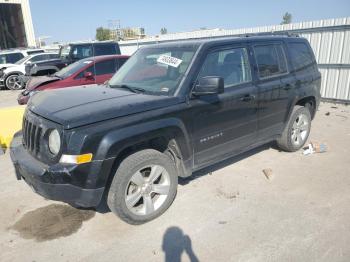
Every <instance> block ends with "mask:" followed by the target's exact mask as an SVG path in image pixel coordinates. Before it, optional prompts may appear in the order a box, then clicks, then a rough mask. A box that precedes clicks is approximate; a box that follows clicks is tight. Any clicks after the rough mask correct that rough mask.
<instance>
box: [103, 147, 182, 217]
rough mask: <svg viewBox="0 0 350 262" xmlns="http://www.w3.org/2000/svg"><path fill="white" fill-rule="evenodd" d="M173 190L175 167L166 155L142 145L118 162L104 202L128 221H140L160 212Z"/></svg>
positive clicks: (172, 196) (164, 208)
mask: <svg viewBox="0 0 350 262" xmlns="http://www.w3.org/2000/svg"><path fill="white" fill-rule="evenodd" d="M176 190H177V171H176V168H175V165H174V162H173V161H172V160H171V159H170V158H169V156H167V155H165V154H163V153H161V152H159V151H156V150H153V149H146V150H142V151H139V152H136V153H134V154H132V155H130V156H129V157H127V158H126V159H125V160H123V161H122V163H121V164H120V166H119V168H118V170H117V172H116V174H115V176H114V178H113V181H112V184H111V187H110V190H109V193H108V198H107V204H108V206H109V208H110V209H111V210H112V211H113V213H115V214H116V215H118V216H119V217H120V218H121V219H122V220H124V221H126V222H127V223H129V224H142V223H145V222H147V221H150V220H152V219H154V218H156V217H158V216H160V215H161V214H163V213H164V212H165V211H166V210H167V209H168V208H169V206H170V205H171V204H172V202H173V200H174V198H175V195H176Z"/></svg>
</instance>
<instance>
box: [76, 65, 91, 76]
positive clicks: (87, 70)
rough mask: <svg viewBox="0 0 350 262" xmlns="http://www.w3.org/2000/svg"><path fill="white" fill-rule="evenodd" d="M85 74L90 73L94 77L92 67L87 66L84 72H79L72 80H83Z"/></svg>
mask: <svg viewBox="0 0 350 262" xmlns="http://www.w3.org/2000/svg"><path fill="white" fill-rule="evenodd" d="M86 72H91V73H92V75H93V76H94V75H95V68H94V65H92V66H89V67H88V68H86V69H85V70H84V71H82V72H80V73H79V74H78V75H77V76H76V77H75V78H74V79H81V78H84V74H85V73H86Z"/></svg>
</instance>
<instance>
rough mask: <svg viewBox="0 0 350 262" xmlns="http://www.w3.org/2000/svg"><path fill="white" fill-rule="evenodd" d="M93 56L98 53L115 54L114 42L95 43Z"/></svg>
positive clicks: (98, 54)
mask: <svg viewBox="0 0 350 262" xmlns="http://www.w3.org/2000/svg"><path fill="white" fill-rule="evenodd" d="M94 48H95V56H100V55H115V54H118V52H117V48H116V45H115V44H103V45H102V44H99V45H95V46H94Z"/></svg>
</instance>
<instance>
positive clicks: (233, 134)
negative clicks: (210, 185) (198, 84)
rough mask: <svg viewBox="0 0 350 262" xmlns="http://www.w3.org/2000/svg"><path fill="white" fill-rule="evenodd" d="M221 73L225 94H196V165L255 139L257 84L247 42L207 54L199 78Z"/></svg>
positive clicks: (209, 160) (244, 145)
mask: <svg viewBox="0 0 350 262" xmlns="http://www.w3.org/2000/svg"><path fill="white" fill-rule="evenodd" d="M205 76H220V77H222V78H223V79H224V85H225V90H224V93H222V94H215V95H206V96H201V97H194V98H193V99H192V100H191V110H192V112H193V122H194V123H193V139H194V166H195V168H198V167H202V166H206V165H208V164H210V163H212V162H216V161H218V160H220V159H223V158H225V157H229V156H230V155H232V154H234V153H235V152H237V153H238V152H240V151H242V150H244V149H245V148H246V147H247V146H249V145H252V144H254V143H255V142H256V132H257V104H256V100H255V97H256V95H257V87H256V86H255V85H254V83H253V81H252V75H251V68H250V62H249V52H248V49H247V46H246V45H237V46H236V45H232V46H225V47H221V48H218V49H215V50H212V51H211V52H210V53H209V54H208V55H207V57H206V59H205V61H204V63H203V65H202V67H201V70H200V73H199V75H198V77H197V79H199V78H201V77H205Z"/></svg>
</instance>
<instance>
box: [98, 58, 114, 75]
mask: <svg viewBox="0 0 350 262" xmlns="http://www.w3.org/2000/svg"><path fill="white" fill-rule="evenodd" d="M95 66H96V75H105V74H114V73H115V71H116V65H115V61H114V59H111V60H106V61H102V62H98V63H96V65H95Z"/></svg>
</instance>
